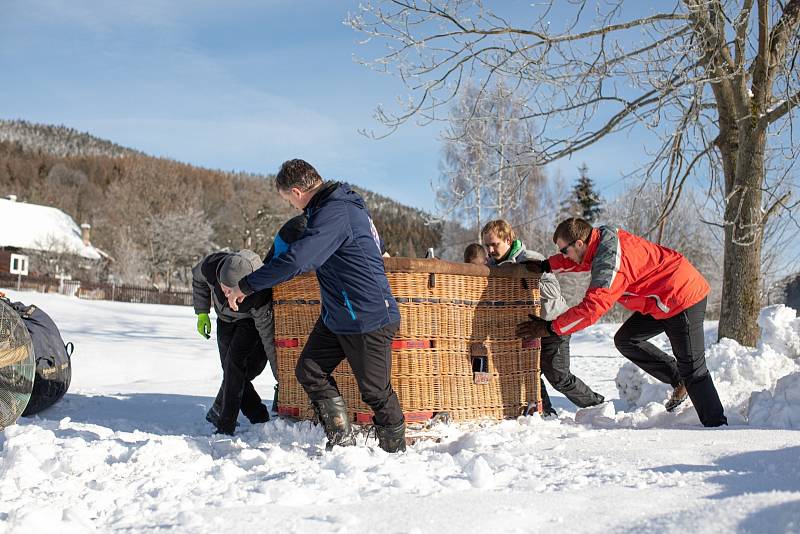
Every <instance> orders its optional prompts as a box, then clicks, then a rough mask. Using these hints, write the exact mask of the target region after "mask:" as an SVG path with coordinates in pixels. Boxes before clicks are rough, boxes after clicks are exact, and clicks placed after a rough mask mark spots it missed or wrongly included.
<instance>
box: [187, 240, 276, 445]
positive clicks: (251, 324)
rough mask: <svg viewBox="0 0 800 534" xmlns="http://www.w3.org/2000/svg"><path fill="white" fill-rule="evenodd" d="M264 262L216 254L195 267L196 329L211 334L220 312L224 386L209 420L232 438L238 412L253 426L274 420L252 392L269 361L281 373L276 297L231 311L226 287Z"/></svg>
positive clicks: (249, 255) (249, 254)
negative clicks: (274, 312) (212, 317)
mask: <svg viewBox="0 0 800 534" xmlns="http://www.w3.org/2000/svg"><path fill="white" fill-rule="evenodd" d="M261 265H262V263H261V259H260V258H259V257H258V255H257V254H256V253H255V252H253V251H250V250H240V251H239V252H215V253H213V254H210V255H208V256H206V257H205V258H203V260H201V261H200V262H199V263H198V264H197V265H195V266H194V268H192V301H193V304H194V310H195V313H196V314H197V330H198V332H199V333H200V335H202V336H203V337H205V338H206V339H208V338H209V336H210V335H211V320H210V319H209V316H208V313H209V311H210V310H211V304H212V302H213V304H214V310H215V311H216V313H217V346H218V348H219V356H220V362H221V364H222V384H221V385H220V387H219V391H218V393H217V396H216V399H215V400H214V404H213V405H212V406H211V408H210V409H209V411H208V413H207V414H206V419H207V420H208V421H209V422H210V423H211V424H213V425H214V426H215V427H216V432H217V433H219V434H233V432H234V429H235V428H236V418H237V416H238V414H239V410H241V412H242V413H243V414H244V415H245V417H247V418H248V419H249V420H250V422H251V423H253V424H256V423H265V422H267V421H269V411H268V410H267V408H266V406H264V404H263V403H262V402H261V397H260V396H259V395H258V393H257V392H256V390H255V388H254V387H253V382H252V381H253V379H255V378H256V377H257V376H258V375H260V374H261V371H263V370H264V367H265V366H266V364H267V360H269V361H270V363H271V365H272V368H273V373H275V374H277V372H276V370H277V361H276V356H275V345H274V341H273V336H274V332H275V325H274V320H273V317H272V296H271V295H270V294H268V293H267V292H259V293H254V294H253V295H251V296H249V297H248V298H247V299H245V300H244V301H242V303H241V305H240V306H238V309H237V310H232V309H231V308H230V306H229V305H228V299H227V297H226V296H225V294H224V293H223V291H222V284H224V283H225V282H227V283H228V284H235V283H236V282H237V281H238V280H239V279H240V278H241V277H242V276H244V275H246V274H249V273H252V272H253V271H254V270H255V269H258V268H259V267H261Z"/></svg>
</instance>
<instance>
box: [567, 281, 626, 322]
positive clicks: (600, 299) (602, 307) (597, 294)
mask: <svg viewBox="0 0 800 534" xmlns="http://www.w3.org/2000/svg"><path fill="white" fill-rule="evenodd" d="M627 286H628V282H627V277H626V276H625V275H623V274H622V273H617V276H616V277H615V279H614V282H613V284H612V286H611V287H610V288H605V287H592V286H591V284H590V285H589V289H587V290H586V294H585V295H584V296H583V300H582V301H581V302H580V304H577V305H575V306H573V307H572V308H570V309H568V310H567V311H565V312H564V313H562V314H561V315H559V316H558V318H557V319H556V320H555V321H553V323H552V328H553V331H554V332H555V333H556V334H558V335H560V336H564V335H567V334H573V333H575V332H577V331H578V330H583V329H584V328H586V327H588V326H591V325H593V324H594V323H596V322H597V320H598V319H600V317H602V316H603V315H604V314H605V313H606V312H607V311H608V310H609V309H611V306H613V305H614V303H615V302H617V301H618V300H619V298H620V297H621V296H622V294H623V293H624V292H625V288H626V287H627Z"/></svg>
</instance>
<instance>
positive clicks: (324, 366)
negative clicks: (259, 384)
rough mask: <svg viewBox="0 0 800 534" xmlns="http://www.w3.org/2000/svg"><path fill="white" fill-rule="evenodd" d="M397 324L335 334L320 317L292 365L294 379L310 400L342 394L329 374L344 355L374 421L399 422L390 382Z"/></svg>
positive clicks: (395, 399)
mask: <svg viewBox="0 0 800 534" xmlns="http://www.w3.org/2000/svg"><path fill="white" fill-rule="evenodd" d="M399 327H400V323H393V324H389V325H386V326H384V327H383V328H379V329H378V330H375V331H373V332H367V333H365V334H335V333H333V332H331V331H330V329H328V327H327V326H325V323H323V322H322V319H317V324H316V325H314V329H313V330H312V331H311V335H310V336H309V337H308V342H306V345H305V347H303V352H302V353H301V354H300V358H299V359H298V360H297V367H296V368H295V374H296V375H297V380H298V382H300V385H302V386H303V389H305V391H306V393H307V394H308V397H309V399H311V400H312V401H318V400H323V399H332V398H334V397H339V396H341V393H340V392H339V388H338V387H337V385H336V381H335V380H334V379H333V376H331V373H333V370H334V369H336V366H337V365H339V363H340V362H341V361H342V360H343V359H345V358H347V363H349V364H350V367H351V368H352V369H353V374H354V375H355V379H356V383H357V384H358V389H359V391H360V392H361V400H363V401H364V402H365V403H366V404H368V405H369V407H370V408H372V411H373V412H374V413H375V424H377V425H380V426H389V425H396V424H398V423H401V422H402V421H403V420H404V418H403V411H402V410H401V409H400V402H399V401H398V400H397V394H396V393H395V392H394V389H392V383H391V375H392V338H394V335H395V333H396V332H397V329H398V328H399Z"/></svg>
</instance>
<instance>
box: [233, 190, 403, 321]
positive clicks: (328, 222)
mask: <svg viewBox="0 0 800 534" xmlns="http://www.w3.org/2000/svg"><path fill="white" fill-rule="evenodd" d="M305 213H306V218H307V219H308V221H307V225H306V229H305V232H303V235H302V237H301V238H300V239H299V240H297V241H295V242H294V243H291V244H290V245H289V247H288V248H287V250H286V251H285V252H284V253H283V254H281V255H280V256H278V257H275V258H273V259H272V261H271V262H270V263H269V264H267V265H264V266H263V267H261V268H260V269H258V270H257V271H255V272H253V273H252V274H250V275H248V276H246V277H244V278H242V280H240V281H239V288H240V289H241V290H242V291H243V292H244V294H245V295H249V294H250V293H252V292H254V291H259V290H262V289H264V288H267V287H273V286H276V285H278V284H280V283H281V282H285V281H287V280H290V279H292V278H294V277H295V276H297V275H299V274H302V273H306V272H309V271H316V273H317V280H318V281H319V287H320V292H321V296H322V320H323V322H324V323H325V326H327V327H328V328H329V329H330V330H331V331H332V332H334V333H336V334H363V333H366V332H372V331H375V330H377V329H379V328H382V327H384V326H386V325H388V324H391V323H395V322H399V321H400V312H399V311H398V309H397V302H395V300H394V297H393V296H392V291H391V289H390V288H389V281H388V280H387V279H386V272H385V271H384V266H383V257H382V256H381V240H380V237H379V236H378V231H377V230H376V229H375V225H374V224H372V219H371V218H370V217H369V212H368V211H367V207H366V205H365V204H364V200H363V199H362V198H361V197H360V196H359V195H358V194H357V193H355V192H354V191H353V190H351V189H350V188H349V187H348V186H347V185H344V184H340V183H337V182H332V183H328V184H325V185H324V186H323V187H322V188H321V189H320V190H319V191H318V192H317V194H315V195H314V196H313V197H312V198H311V200H310V201H309V203H308V205H307V206H306V208H305Z"/></svg>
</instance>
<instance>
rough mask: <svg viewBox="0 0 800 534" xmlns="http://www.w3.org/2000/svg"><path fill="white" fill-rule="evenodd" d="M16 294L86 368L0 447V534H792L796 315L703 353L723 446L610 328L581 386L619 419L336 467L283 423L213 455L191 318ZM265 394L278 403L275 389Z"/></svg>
mask: <svg viewBox="0 0 800 534" xmlns="http://www.w3.org/2000/svg"><path fill="white" fill-rule="evenodd" d="M6 292H7V293H8V294H9V296H10V297H11V299H12V300H21V301H23V302H26V303H33V304H37V305H39V306H40V307H41V308H42V309H43V310H45V311H46V312H47V313H48V314H50V315H51V316H52V317H53V318H54V319H55V321H56V323H58V324H59V326H60V327H61V329H62V333H63V336H64V339H65V340H66V341H72V342H73V343H74V344H75V347H76V348H75V354H74V355H73V382H72V386H71V387H70V393H69V394H68V395H67V396H66V398H65V399H64V400H62V401H61V402H60V403H59V404H57V405H56V406H54V407H53V408H51V409H50V410H48V411H46V412H45V413H43V414H42V415H41V417H37V418H34V419H21V420H20V421H19V423H18V424H17V425H14V426H12V427H9V428H7V429H6V430H5V431H3V432H2V433H0V532H14V533H17V532H36V533H41V532H94V531H97V532H111V531H123V532H149V531H159V532H160V531H178V532H200V533H205V532H208V533H218V532H244V531H245V529H246V530H247V531H259V532H260V531H264V532H271V531H274V532H281V533H290V532H308V533H319V532H342V533H351V532H371V533H372V532H380V533H386V534H389V533H395V532H406V533H427V532H431V533H441V532H459V533H465V532H488V533H492V534H493V533H498V532H570V531H571V532H603V533H608V532H680V533H681V534H689V533H696V532H800V371H799V370H798V365H797V363H798V356H799V355H800V319H797V318H796V316H795V313H794V310H791V309H789V308H785V307H773V308H769V309H766V310H765V311H764V312H763V313H762V317H761V320H760V323H761V325H762V329H763V336H762V337H763V342H762V345H761V346H759V347H758V348H744V347H740V346H739V345H738V344H736V343H733V342H731V341H729V340H725V341H724V342H723V343H720V344H714V345H712V346H710V347H709V350H708V353H707V354H708V361H709V368H710V369H711V371H712V373H713V374H714V379H715V382H716V384H717V387H718V389H719V391H720V395H721V397H722V399H723V403H724V404H725V406H726V412H727V415H728V419H729V421H730V422H731V425H730V426H729V427H723V428H719V429H704V428H703V427H701V426H700V424H699V422H698V420H697V415H696V413H695V411H694V409H693V408H692V407H691V405H690V403H687V404H689V405H688V406H684V407H682V409H681V411H680V412H679V413H677V414H669V413H666V412H665V411H664V409H663V406H662V404H661V403H663V401H664V400H665V399H666V397H667V396H668V394H669V388H667V387H666V386H664V385H662V384H657V383H654V382H653V381H651V380H649V379H647V378H646V377H645V376H644V375H642V374H641V373H640V372H639V371H638V370H636V369H635V368H633V367H632V366H630V365H625V363H626V362H625V360H624V359H623V358H621V357H620V356H619V355H618V353H617V351H616V349H615V348H614V345H613V341H612V338H613V333H614V332H615V330H616V327H617V325H607V324H604V325H596V326H594V327H592V328H589V329H587V330H586V331H584V332H581V333H579V334H578V335H575V336H574V337H573V341H572V355H573V358H572V369H573V371H574V372H575V374H576V375H578V376H579V377H581V378H582V379H584V380H585V381H586V382H587V383H588V384H589V385H591V386H592V387H593V388H594V389H595V390H597V391H598V392H600V393H602V394H603V395H605V396H606V398H607V399H608V400H610V401H611V402H608V403H606V404H604V405H602V406H599V407H595V408H590V409H586V410H578V411H576V408H575V407H574V406H573V405H572V404H570V403H569V402H568V401H566V399H564V398H563V397H562V396H560V395H559V394H558V393H557V392H555V391H553V390H552V388H550V392H551V396H552V398H553V403H554V405H555V407H556V408H557V410H558V413H559V417H558V418H557V419H551V420H542V419H540V418H539V417H538V416H534V417H529V418H519V419H517V420H508V421H503V422H500V423H484V424H471V425H455V424H453V425H449V426H446V427H443V428H442V429H441V430H440V431H441V433H442V435H443V436H444V438H443V439H442V440H441V442H439V443H435V442H433V441H424V442H418V443H417V444H416V445H414V446H413V447H410V448H409V450H408V452H407V453H406V454H400V455H388V454H386V453H384V452H383V451H381V450H380V449H378V447H377V444H376V442H375V441H374V440H370V441H369V442H367V443H366V444H364V443H363V441H360V442H359V446H357V447H352V448H347V449H337V450H334V451H332V452H328V453H326V452H324V442H325V438H324V435H323V433H322V430H321V429H319V428H315V427H313V426H311V425H310V424H309V423H298V424H293V423H290V422H287V421H283V420H273V421H270V422H269V423H266V424H261V425H255V426H253V425H250V424H249V423H248V422H247V420H246V419H243V418H242V419H240V427H239V429H238V431H237V435H236V436H235V437H234V438H233V439H232V440H218V439H216V438H214V437H212V435H211V430H212V428H211V426H210V425H209V424H208V423H206V422H205V420H204V415H205V411H206V410H207V408H208V406H209V404H210V403H211V402H212V400H213V395H214V394H215V393H216V389H217V387H218V386H219V381H220V379H221V371H220V368H219V359H218V355H217V352H216V344H215V340H214V338H213V337H212V339H211V340H208V341H206V340H204V339H202V338H200V337H199V336H198V335H197V333H196V330H195V318H194V314H193V313H192V310H191V308H189V307H176V306H157V305H144V304H123V303H112V302H90V301H82V300H78V299H75V298H68V297H63V296H58V295H41V294H35V293H17V292H15V291H6ZM706 327H707V328H706V332H707V343H709V341H710V340H713V339H715V338H716V324H714V323H711V322H709V323H707V325H706ZM660 343H661V345H662V346H665V347H666V346H667V345H666V341H665V340H661V341H660ZM615 382H618V383H619V387H618V386H617V384H616V383H615ZM256 388H257V390H258V391H259V392H260V393H261V394H262V396H263V397H264V398H266V399H268V398H270V397H271V395H272V383H271V376H270V373H269V371H265V372H264V373H263V374H262V376H261V377H260V378H259V380H258V381H257V382H256Z"/></svg>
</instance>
